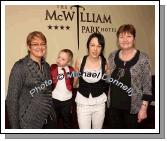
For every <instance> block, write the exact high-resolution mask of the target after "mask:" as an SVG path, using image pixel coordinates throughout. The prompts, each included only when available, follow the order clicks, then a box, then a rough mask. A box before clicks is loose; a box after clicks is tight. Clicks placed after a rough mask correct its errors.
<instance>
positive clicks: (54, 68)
mask: <svg viewBox="0 0 167 141" xmlns="http://www.w3.org/2000/svg"><path fill="white" fill-rule="evenodd" d="M72 58H73V53H72V51H71V50H69V49H63V50H61V51H60V52H59V54H58V58H57V62H56V64H52V65H51V79H52V88H53V91H52V98H53V104H54V107H55V111H56V114H57V121H58V120H59V118H60V117H61V118H62V120H63V125H64V128H65V129H69V128H72V125H71V123H72V121H71V106H72V88H73V78H70V77H69V76H68V75H67V73H69V72H70V73H72V72H73V71H74V69H73V67H71V66H69V65H70V62H71V61H72ZM57 125H58V124H57Z"/></svg>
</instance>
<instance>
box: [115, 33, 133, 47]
mask: <svg viewBox="0 0 167 141" xmlns="http://www.w3.org/2000/svg"><path fill="white" fill-rule="evenodd" d="M118 44H119V46H120V48H121V49H124V50H127V49H131V48H133V47H134V44H135V38H134V36H133V35H132V34H131V33H130V32H122V33H120V34H119V37H118Z"/></svg>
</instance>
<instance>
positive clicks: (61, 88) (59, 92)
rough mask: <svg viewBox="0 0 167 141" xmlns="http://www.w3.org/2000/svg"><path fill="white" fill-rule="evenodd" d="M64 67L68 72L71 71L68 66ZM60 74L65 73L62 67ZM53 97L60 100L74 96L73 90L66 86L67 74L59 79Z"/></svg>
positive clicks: (59, 68)
mask: <svg viewBox="0 0 167 141" xmlns="http://www.w3.org/2000/svg"><path fill="white" fill-rule="evenodd" d="M64 69H65V71H66V72H70V70H69V67H68V66H66V67H64ZM58 74H63V75H64V71H63V70H62V67H58ZM52 98H54V99H57V100H60V101H66V100H69V99H71V98H72V92H71V91H69V90H68V89H67V87H66V82H65V76H64V78H63V79H62V80H58V81H57V84H56V87H55V88H54V90H53V91H52Z"/></svg>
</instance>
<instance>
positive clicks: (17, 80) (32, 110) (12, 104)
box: [6, 56, 52, 129]
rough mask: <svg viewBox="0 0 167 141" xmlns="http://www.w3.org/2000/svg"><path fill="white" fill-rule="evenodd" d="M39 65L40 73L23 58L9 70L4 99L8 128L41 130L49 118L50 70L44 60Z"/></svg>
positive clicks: (27, 57)
mask: <svg viewBox="0 0 167 141" xmlns="http://www.w3.org/2000/svg"><path fill="white" fill-rule="evenodd" d="M41 64H42V66H43V71H41V70H40V69H39V65H38V64H37V63H36V62H34V61H33V60H32V59H30V58H29V56H26V57H25V58H23V59H20V60H19V61H17V62H16V63H15V64H14V66H13V68H12V70H11V73H10V77H9V86H8V93H7V98H6V104H7V110H8V115H9V121H10V125H11V128H26V129H27V128H38V129H39V128H42V127H43V125H44V123H45V120H46V119H47V117H48V115H49V114H50V109H51V104H52V98H51V84H50V82H49V80H50V66H49V64H48V63H47V62H46V61H45V60H44V59H42V61H41Z"/></svg>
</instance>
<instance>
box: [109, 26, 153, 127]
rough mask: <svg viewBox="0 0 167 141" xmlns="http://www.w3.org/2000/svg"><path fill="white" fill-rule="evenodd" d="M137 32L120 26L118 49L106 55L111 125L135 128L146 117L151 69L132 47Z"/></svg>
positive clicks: (130, 27)
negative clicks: (109, 73) (109, 75)
mask: <svg viewBox="0 0 167 141" xmlns="http://www.w3.org/2000/svg"><path fill="white" fill-rule="evenodd" d="M135 37H136V30H135V28H134V26H133V25H130V24H125V25H122V26H120V27H119V29H118V31H117V39H118V45H119V48H120V49H119V50H117V51H115V52H112V53H111V54H110V55H109V58H108V60H109V66H110V69H111V78H110V79H109V80H111V81H110V84H111V85H110V110H109V112H110V126H111V128H137V123H140V122H141V121H142V120H143V119H145V118H147V107H148V104H149V101H150V100H151V96H152V93H151V69H150V63H149V59H148V56H147V55H146V54H145V53H143V52H141V51H139V50H138V49H136V48H135Z"/></svg>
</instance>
